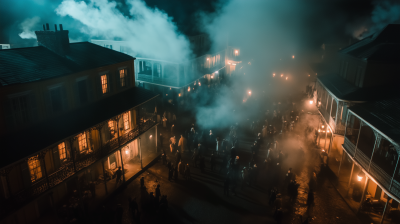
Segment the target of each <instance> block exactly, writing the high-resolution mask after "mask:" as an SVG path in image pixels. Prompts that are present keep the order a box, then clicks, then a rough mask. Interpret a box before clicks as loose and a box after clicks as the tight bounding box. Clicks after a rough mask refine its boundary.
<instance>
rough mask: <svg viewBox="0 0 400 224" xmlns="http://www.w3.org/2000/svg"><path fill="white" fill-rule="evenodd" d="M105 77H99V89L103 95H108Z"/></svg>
mask: <svg viewBox="0 0 400 224" xmlns="http://www.w3.org/2000/svg"><path fill="white" fill-rule="evenodd" d="M107 84H108V82H107V75H102V76H101V89H102V91H103V94H105V93H108V86H107Z"/></svg>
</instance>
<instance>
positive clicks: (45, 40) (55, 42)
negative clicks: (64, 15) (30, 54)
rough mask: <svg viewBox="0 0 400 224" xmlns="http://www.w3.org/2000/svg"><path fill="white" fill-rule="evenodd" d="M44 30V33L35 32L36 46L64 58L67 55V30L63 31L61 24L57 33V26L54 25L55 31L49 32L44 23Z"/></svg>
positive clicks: (47, 26)
mask: <svg viewBox="0 0 400 224" xmlns="http://www.w3.org/2000/svg"><path fill="white" fill-rule="evenodd" d="M43 28H44V25H43ZM46 28H47V29H46V30H44V31H35V33H36V37H37V41H38V45H39V46H43V47H45V48H47V49H49V50H51V51H53V52H54V53H56V54H58V55H60V56H62V57H65V55H66V54H68V53H69V38H68V30H63V28H62V25H61V24H60V30H59V31H57V25H55V31H50V30H49V24H48V23H46Z"/></svg>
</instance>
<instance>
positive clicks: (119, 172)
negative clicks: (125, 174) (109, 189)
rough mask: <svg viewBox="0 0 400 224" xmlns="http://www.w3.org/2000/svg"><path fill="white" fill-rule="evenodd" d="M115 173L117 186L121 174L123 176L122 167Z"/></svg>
mask: <svg viewBox="0 0 400 224" xmlns="http://www.w3.org/2000/svg"><path fill="white" fill-rule="evenodd" d="M115 173H116V175H117V180H116V181H115V186H117V185H118V184H119V182H121V176H122V170H121V167H118V170H117V172H115Z"/></svg>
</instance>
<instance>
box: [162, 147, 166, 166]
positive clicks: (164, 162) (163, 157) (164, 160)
mask: <svg viewBox="0 0 400 224" xmlns="http://www.w3.org/2000/svg"><path fill="white" fill-rule="evenodd" d="M162 163H163V165H167V154H166V153H165V151H164V150H163V154H162Z"/></svg>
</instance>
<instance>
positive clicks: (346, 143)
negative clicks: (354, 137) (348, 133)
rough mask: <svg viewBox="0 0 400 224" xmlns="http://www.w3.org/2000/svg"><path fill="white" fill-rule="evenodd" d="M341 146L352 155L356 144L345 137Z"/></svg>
mask: <svg viewBox="0 0 400 224" xmlns="http://www.w3.org/2000/svg"><path fill="white" fill-rule="evenodd" d="M343 146H344V148H345V149H346V151H347V152H348V153H349V154H350V155H351V156H354V153H355V148H356V146H355V145H354V144H353V143H352V142H350V140H349V139H348V138H346V137H345V138H344V144H343Z"/></svg>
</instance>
